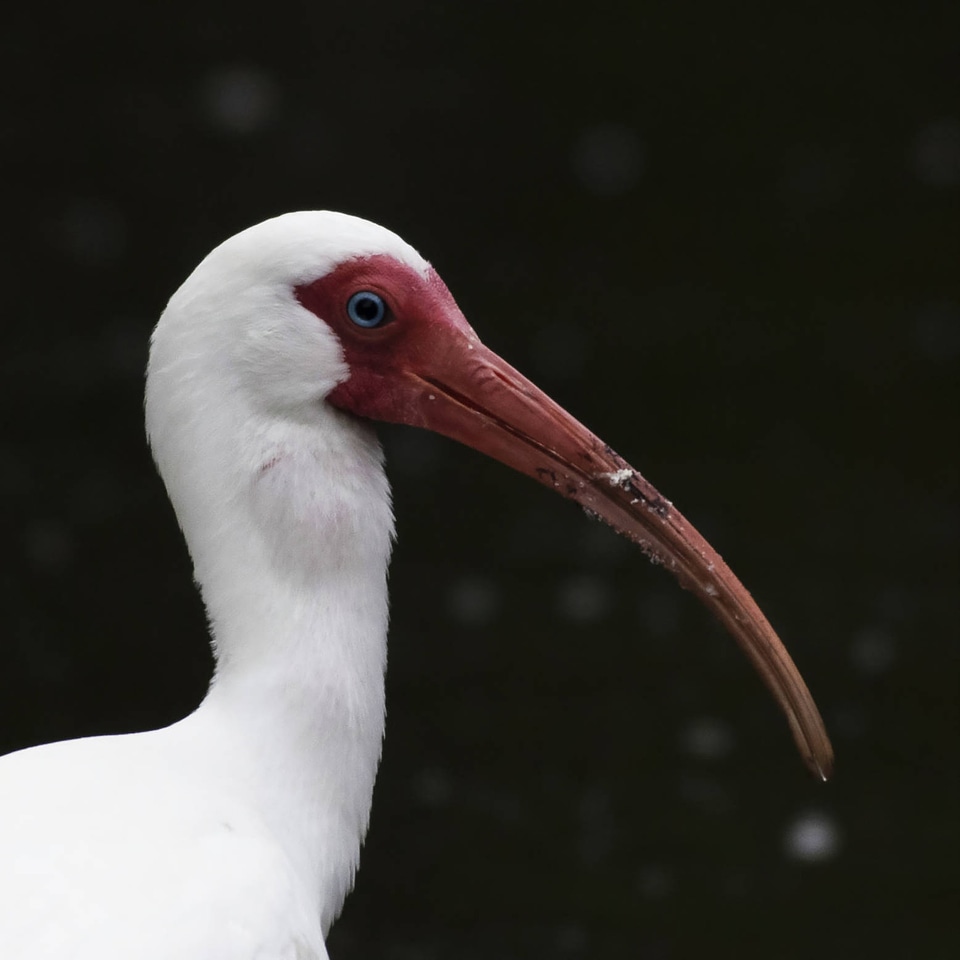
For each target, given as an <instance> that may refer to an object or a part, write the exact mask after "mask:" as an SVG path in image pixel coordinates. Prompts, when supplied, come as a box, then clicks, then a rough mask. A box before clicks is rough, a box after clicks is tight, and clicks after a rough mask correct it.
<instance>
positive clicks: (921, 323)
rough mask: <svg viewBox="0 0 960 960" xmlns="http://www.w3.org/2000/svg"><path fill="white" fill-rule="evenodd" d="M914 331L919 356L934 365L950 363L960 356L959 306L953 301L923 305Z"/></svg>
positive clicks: (939, 301)
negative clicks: (932, 362)
mask: <svg viewBox="0 0 960 960" xmlns="http://www.w3.org/2000/svg"><path fill="white" fill-rule="evenodd" d="M915 329H916V334H915V338H916V345H917V350H918V352H919V353H920V354H921V356H923V357H925V358H926V359H928V360H932V361H934V362H935V363H952V362H953V361H954V360H956V359H957V357H958V356H960V305H958V304H957V303H955V302H954V301H953V300H937V301H934V302H933V303H928V304H924V306H922V307H921V308H920V309H919V311H918V312H917V319H916V328H915Z"/></svg>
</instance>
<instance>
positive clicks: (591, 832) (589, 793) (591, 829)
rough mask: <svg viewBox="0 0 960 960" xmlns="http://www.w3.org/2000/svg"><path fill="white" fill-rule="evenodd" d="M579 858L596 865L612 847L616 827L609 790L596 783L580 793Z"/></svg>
mask: <svg viewBox="0 0 960 960" xmlns="http://www.w3.org/2000/svg"><path fill="white" fill-rule="evenodd" d="M579 806H580V809H579V814H580V859H581V860H582V861H583V863H585V864H587V865H588V866H597V865H598V864H600V863H601V862H602V861H604V860H605V859H607V857H609V855H610V853H611V852H612V851H613V848H614V840H615V834H616V827H615V822H614V815H613V803H612V801H611V798H610V791H609V790H607V789H606V787H602V786H599V785H597V784H595V785H593V786H590V787H587V788H586V789H585V790H584V791H583V793H582V794H581V795H580V804H579Z"/></svg>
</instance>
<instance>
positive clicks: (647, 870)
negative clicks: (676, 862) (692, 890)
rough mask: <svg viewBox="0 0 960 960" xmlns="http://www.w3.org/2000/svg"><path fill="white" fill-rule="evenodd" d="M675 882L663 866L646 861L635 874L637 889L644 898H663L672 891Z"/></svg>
mask: <svg viewBox="0 0 960 960" xmlns="http://www.w3.org/2000/svg"><path fill="white" fill-rule="evenodd" d="M675 886H676V883H675V882H674V879H673V877H672V876H671V875H670V873H668V872H667V870H666V869H665V868H664V867H661V866H660V865H659V864H656V863H648V864H645V865H644V866H642V867H641V868H640V871H639V873H638V874H637V891H638V892H639V894H640V896H641V897H643V898H644V899H646V900H663V899H664V897H669V896H670V894H671V893H673V890H674V887H675Z"/></svg>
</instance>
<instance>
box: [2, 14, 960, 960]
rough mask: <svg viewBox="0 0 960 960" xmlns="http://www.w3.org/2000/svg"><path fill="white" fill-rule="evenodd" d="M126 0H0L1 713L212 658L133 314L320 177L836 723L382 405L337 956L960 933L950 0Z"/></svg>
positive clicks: (564, 524) (63, 728) (555, 511)
mask: <svg viewBox="0 0 960 960" xmlns="http://www.w3.org/2000/svg"><path fill="white" fill-rule="evenodd" d="M144 10H145V7H142V6H137V5H133V4H130V5H128V6H127V7H126V8H124V9H123V10H120V9H113V8H109V7H99V8H98V7H97V5H96V4H94V5H89V4H88V5H80V6H77V7H76V8H74V7H71V8H69V9H67V8H64V9H62V10H61V9H57V8H56V7H52V8H51V7H47V6H44V7H42V8H41V7H40V6H39V5H23V4H21V5H18V6H17V7H16V8H15V9H13V10H9V11H7V12H6V13H5V15H4V17H5V24H4V27H3V31H2V35H0V61H2V62H3V65H4V66H3V69H4V70H5V72H6V73H7V76H6V77H5V78H4V84H3V90H4V93H3V96H2V114H0V137H2V140H0V148H2V162H3V171H4V173H3V178H2V186H0V190H2V192H3V211H4V226H3V236H4V238H5V241H4V244H3V249H4V255H3V257H2V259H0V281H2V289H3V291H4V294H5V300H6V303H5V305H4V309H3V322H2V330H3V341H2V349H0V369H2V375H0V391H2V404H0V408H2V411H3V413H2V416H3V430H2V433H0V488H2V499H0V502H2V516H3V542H4V545H5V549H4V555H5V561H4V565H3V580H2V591H3V593H2V599H3V611H4V617H3V622H4V628H3V632H2V636H0V749H2V750H11V749H15V748H17V747H20V746H24V745H27V744H33V743H36V742H40V741H44V740H49V739H57V738H65V737H74V736H80V735H89V734H96V733H104V732H114V731H124V730H131V729H142V728H146V727H152V726H157V725H160V724H165V723H168V722H170V721H172V720H174V719H176V718H178V717H180V716H182V715H183V714H185V713H186V712H188V711H189V710H191V709H192V708H193V706H194V705H195V704H196V703H197V701H198V700H199V698H200V697H201V696H202V694H203V691H204V689H205V684H206V681H207V678H208V675H209V671H210V658H209V654H208V652H207V648H206V643H205V631H204V621H203V615H202V610H201V607H200V604H199V601H198V600H197V598H196V596H195V593H194V589H193V586H192V584H191V574H190V565H189V562H188V559H187V557H186V555H185V551H184V548H183V545H182V542H181V540H180V537H179V534H178V531H177V527H176V524H175V521H174V517H173V515H172V512H171V510H170V508H169V506H168V505H167V503H166V499H165V496H164V492H163V489H162V486H161V484H160V482H159V480H158V479H157V478H156V476H155V474H154V471H153V468H152V464H151V462H150V458H149V454H148V452H147V449H146V446H145V443H144V440H143V435H142V410H141V395H142V370H143V365H144V362H145V358H146V346H147V338H148V335H149V331H150V328H151V326H152V324H153V323H154V321H155V318H156V317H157V315H158V314H159V312H160V310H161V309H162V307H163V304H164V302H165V300H166V298H167V297H168V296H169V295H170V294H171V293H172V292H173V290H174V289H175V288H176V286H177V285H178V284H179V283H180V282H181V280H182V279H183V278H184V277H185V276H186V274H187V273H188V272H189V270H190V269H192V267H193V266H194V264H195V263H196V262H197V261H198V260H199V259H200V257H201V256H202V255H203V254H205V253H206V252H207V251H208V250H209V249H210V248H211V247H212V246H214V245H215V244H217V243H219V242H220V241H221V240H222V239H224V238H225V237H227V236H228V235H230V234H231V233H233V232H235V231H236V230H238V229H240V228H243V227H245V226H248V225H250V224H252V223H255V222H257V221H259V220H261V219H264V218H265V217H267V216H271V215H274V214H277V213H280V212H283V211H285V210H289V209H300V208H311V207H315V208H324V207H326V208H333V209H341V210H345V211H348V212H351V213H356V214H359V215H362V216H366V217H369V218H370V219H373V220H376V221H378V222H381V223H383V224H385V225H387V226H389V227H391V228H393V229H395V230H397V231H398V232H399V233H400V234H401V235H403V236H404V237H406V238H407V239H408V240H410V241H411V242H412V243H413V244H414V245H415V246H416V247H418V248H419V249H420V250H421V251H422V252H423V253H424V254H425V255H426V256H427V257H428V258H429V259H431V260H432V261H433V263H434V265H435V266H436V267H437V268H438V270H439V271H440V273H441V275H442V276H444V278H445V279H446V281H447V283H448V285H449V286H450V287H451V289H452V290H453V291H454V293H455V295H456V296H457V297H458V299H459V302H460V305H461V307H462V308H463V309H464V312H465V313H466V314H467V316H468V317H469V318H470V319H471V320H472V322H473V323H474V325H475V326H476V328H477V330H478V331H479V332H480V334H481V336H483V337H484V339H485V340H486V341H487V343H488V344H489V345H490V346H492V347H493V348H494V349H496V350H498V351H499V352H500V353H502V354H503V355H504V356H505V357H506V358H507V359H508V360H510V361H511V362H513V363H515V364H516V365H517V366H518V367H519V368H520V369H521V370H523V371H524V372H526V373H527V374H528V375H529V376H531V377H532V378H533V379H534V380H535V381H537V382H538V383H539V384H540V385H541V386H542V387H544V388H545V389H546V390H547V391H548V392H549V393H551V394H552V395H554V396H555V397H556V398H557V399H558V400H559V401H560V402H561V403H563V404H564V405H565V406H567V407H568V408H569V409H570V410H572V411H573V412H574V413H575V414H576V415H577V416H578V417H579V418H580V419H582V420H584V421H585V422H586V423H587V424H588V425H589V426H591V427H592V428H593V429H595V430H596V431H597V432H598V433H599V434H600V435H601V436H602V437H604V439H606V440H607V441H609V442H610V443H612V444H613V445H614V446H615V447H617V448H618V449H619V450H620V452H621V453H622V454H623V455H624V456H625V457H627V459H628V460H630V461H631V462H633V463H634V464H635V465H636V466H638V467H639V468H640V469H641V470H643V471H644V472H645V474H646V475H647V476H648V477H649V478H650V479H651V480H652V481H653V482H655V483H656V484H657V485H658V486H659V487H660V488H661V490H662V491H663V492H664V493H665V494H666V495H667V496H668V497H669V498H671V499H672V500H674V501H675V502H676V503H677V504H678V505H679V506H680V507H681V509H683V510H684V511H685V512H686V513H687V514H688V516H690V518H691V519H692V520H693V521H694V522H695V523H697V525H698V526H700V527H701V529H702V530H703V532H704V533H705V534H706V535H707V536H708V537H709V539H711V540H712V541H713V542H714V544H715V545H716V546H717V548H718V549H719V550H720V551H721V553H723V554H724V556H725V557H726V558H727V559H728V560H729V561H730V563H731V565H732V566H733V567H734V569H735V570H736V571H737V572H738V573H739V575H740V576H741V577H742V579H743V580H744V581H745V582H746V584H747V585H748V586H749V587H750V588H751V589H752V591H753V592H754V594H755V596H756V597H757V599H758V600H759V601H760V603H761V605H762V606H763V607H764V609H765V610H766V611H767V612H768V614H769V615H770V617H771V619H772V620H773V622H774V624H775V625H776V626H777V627H778V628H779V630H780V632H781V635H782V636H783V637H784V638H785V640H786V642H787V644H788V646H789V647H790V648H791V650H792V652H793V654H794V656H795V658H796V660H797V662H798V664H799V665H800V667H801V669H802V670H803V672H804V674H805V676H806V677H807V680H808V682H809V683H810V686H811V688H812V689H813V691H814V693H815V695H816V696H817V699H818V702H819V704H820V706H821V708H822V710H823V713H824V715H825V717H826V720H827V723H828V726H829V727H830V729H831V732H832V735H833V738H834V743H835V746H836V749H837V756H838V760H837V773H836V778H835V780H834V782H832V783H831V784H829V785H828V786H826V787H824V786H820V785H818V784H816V783H814V782H812V781H810V780H809V779H808V778H807V776H806V775H805V773H804V770H803V768H802V766H801V763H800V761H799V760H798V758H797V757H796V755H795V753H794V750H793V746H792V744H791V742H790V739H789V736H788V734H787V731H786V728H785V725H784V724H783V722H782V720H781V719H780V717H779V714H778V713H777V711H776V709H775V707H774V706H773V704H772V702H771V701H770V698H769V697H768V696H767V694H766V692H765V691H764V690H763V689H762V687H761V686H760V684H759V683H758V682H757V680H756V679H755V677H754V676H753V675H752V672H751V671H750V670H749V668H748V666H747V665H746V663H745V662H744V660H743V658H742V657H741V656H740V655H739V653H738V651H737V650H736V649H735V647H734V645H733V643H732V641H730V640H729V639H728V638H727V637H726V636H725V635H724V634H723V633H722V632H721V631H720V630H719V628H717V627H715V626H714V625H713V624H712V623H711V622H710V621H709V619H708V618H707V616H706V615H705V614H704V613H703V612H702V611H701V610H700V609H699V607H698V605H697V604H696V602H695V601H694V599H693V598H692V597H690V596H689V595H687V594H684V593H682V592H681V591H679V590H678V589H677V588H676V587H675V585H674V584H673V582H672V581H671V580H670V578H669V577H668V576H667V575H666V574H664V573H663V572H662V571H661V570H657V569H654V568H652V567H650V566H649V565H648V564H647V563H646V562H645V560H644V559H643V557H642V556H641V555H640V553H639V551H637V550H635V549H632V548H631V547H630V545H629V544H627V543H625V542H621V541H620V540H618V539H617V538H615V537H614V536H613V535H612V534H610V533H609V532H608V531H606V530H605V529H604V528H601V527H600V526H599V525H597V524H595V523H592V522H591V521H589V520H588V519H587V518H586V517H584V516H583V515H582V514H581V512H580V511H578V510H577V509H575V508H573V507H572V506H571V505H569V504H566V503H564V502H562V501H561V500H560V499H558V498H555V497H550V496H548V495H547V493H546V492H545V491H544V490H542V489H541V488H538V487H536V486H535V485H534V484H532V483H530V482H529V481H527V480H525V479H523V478H521V477H519V476H516V475H513V474H511V473H509V472H508V471H506V470H505V469H504V468H502V467H500V466H499V465H496V464H493V463H488V462H486V461H484V460H483V459H482V458H481V457H479V456H478V455H477V454H475V453H473V452H472V451H468V450H466V449H460V448H456V447H454V445H452V444H451V443H448V442H446V441H442V440H439V439H435V438H433V437H430V436H427V435H419V434H416V433H414V432H412V431H404V430H401V429H399V428H397V429H391V430H385V431H384V439H385V442H386V444H387V446H388V454H389V470H390V474H391V477H392V480H393V483H394V488H395V497H396V508H397V514H398V519H399V544H398V548H397V551H396V554H395V559H394V564H393V567H392V573H391V584H392V596H393V605H392V610H393V628H392V633H391V648H390V660H391V663H390V671H389V675H388V702H389V721H388V734H387V740H386V745H385V751H384V758H383V764H382V768H381V773H380V778H379V782H378V786H377V793H376V798H375V801H374V808H373V824H372V829H371V832H370V836H369V840H368V843H367V846H366V849H365V852H364V857H363V863H362V867H361V870H360V874H359V877H358V882H357V887H356V891H355V892H354V894H353V895H352V897H351V898H350V899H349V901H348V904H347V908H346V910H345V912H344V914H343V917H342V919H341V920H340V921H339V922H338V923H337V925H336V926H335V927H334V931H333V934H332V937H331V944H330V947H331V953H332V955H333V957H334V958H335V960H351V958H391V960H414V958H434V957H437V958H439V957H444V958H447V957H453V958H475V957H497V958H511V957H518V958H519V957H525V958H526V957H599V958H621V957H624V958H627V957H643V958H656V960H660V958H682V957H703V956H719V957H738V958H742V960H748V958H771V957H773V958H807V957H814V956H815V957H818V958H850V957H869V958H881V957H882V958H888V957H889V958H895V957H907V956H909V957H921V958H945V957H948V956H950V957H952V956H955V955H956V954H955V952H954V951H955V950H956V949H957V922H956V919H955V918H956V915H957V913H956V912H957V910H958V909H960V905H958V903H957V892H958V883H957V878H956V863H957V859H958V856H960V850H958V844H957V805H958V791H957V773H956V771H957V752H956V748H957V739H958V738H957V728H958V714H957V679H958V671H957V629H956V621H957V614H958V609H957V599H956V587H957V552H956V547H957V543H956V535H957V529H958V512H957V501H956V493H957V471H956V462H955V453H956V450H955V446H956V441H955V438H954V436H953V429H954V428H955V422H956V390H955V387H956V376H957V359H958V353H960V290H958V283H957V263H958V260H957V255H958V252H960V244H958V242H957V226H958V222H960V220H958V214H960V203H958V198H960V71H958V67H960V44H958V39H957V38H958V36H960V32H958V26H960V24H958V22H957V21H958V18H957V17H956V15H955V12H956V10H957V7H956V5H953V4H950V5H948V4H943V5H938V4H931V5H916V4H906V3H904V4H899V5H894V4H885V3H876V2H874V3H852V2H846V3H840V4H821V5H814V6H808V5H804V6H800V5H796V6H794V5H775V4H774V5H771V4H761V3H757V2H753V3H746V4H737V5H733V4H714V3H700V4H696V3H683V2H676V0H673V2H665V0H656V2H644V3H639V2H630V3H627V2H622V3H617V4H608V3H591V4H578V5H576V6H574V5H564V4H557V3H515V2H514V3H507V2H502V0H501V2H484V3H462V4H454V3H447V4H442V3H436V2H434V3H431V2H425V0H407V2H403V3H387V2H383V0H381V2H374V0H360V2H354V3H352V4H349V5H347V4H330V3H323V2H320V0H315V2H312V3H303V4H284V3H273V4H259V5H257V6H256V8H249V9H248V8H246V7H245V6H244V5H243V4H241V3H234V4H224V5H223V6H221V7H215V6H214V5H211V4H208V3H202V2H198V3H191V4H182V5H181V4H178V3H168V4H165V5H164V8H163V13H162V14H149V13H145V12H144Z"/></svg>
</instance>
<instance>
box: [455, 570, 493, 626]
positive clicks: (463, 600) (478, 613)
mask: <svg viewBox="0 0 960 960" xmlns="http://www.w3.org/2000/svg"><path fill="white" fill-rule="evenodd" d="M447 610H448V611H449V613H450V616H451V617H452V618H453V619H454V620H456V621H457V623H462V624H465V625H466V626H470V627H476V626H481V625H482V624H485V623H490V622H491V621H492V620H494V619H495V618H496V616H497V614H498V613H499V612H500V590H499V588H498V587H497V585H496V584H495V583H493V582H492V581H491V580H486V579H484V578H482V577H473V576H469V577H463V578H462V579H461V580H458V581H456V583H454V584H453V585H452V586H451V588H450V592H449V594H448V595H447Z"/></svg>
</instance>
